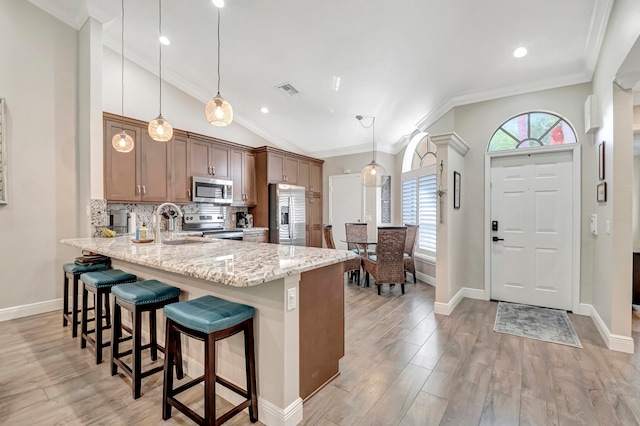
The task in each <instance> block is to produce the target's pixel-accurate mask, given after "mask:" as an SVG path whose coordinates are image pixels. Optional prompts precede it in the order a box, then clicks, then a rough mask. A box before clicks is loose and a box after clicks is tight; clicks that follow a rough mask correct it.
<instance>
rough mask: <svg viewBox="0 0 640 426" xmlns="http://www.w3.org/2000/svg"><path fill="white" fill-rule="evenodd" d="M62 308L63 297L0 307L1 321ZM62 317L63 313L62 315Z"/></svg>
mask: <svg viewBox="0 0 640 426" xmlns="http://www.w3.org/2000/svg"><path fill="white" fill-rule="evenodd" d="M61 309H62V299H53V300H45V301H44V302H36V303H30V304H28V305H21V306H12V307H10V308H3V309H0V322H2V321H9V320H12V319H16V318H23V317H28V316H31V315H38V314H44V313H46V312H52V311H57V310H61ZM60 316H61V317H62V315H60Z"/></svg>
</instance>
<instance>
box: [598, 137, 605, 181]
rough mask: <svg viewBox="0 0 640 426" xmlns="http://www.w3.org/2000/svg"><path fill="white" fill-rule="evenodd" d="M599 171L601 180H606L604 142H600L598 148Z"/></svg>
mask: <svg viewBox="0 0 640 426" xmlns="http://www.w3.org/2000/svg"><path fill="white" fill-rule="evenodd" d="M598 166H599V167H598V170H599V175H598V176H599V178H600V180H604V141H602V142H600V146H599V147H598Z"/></svg>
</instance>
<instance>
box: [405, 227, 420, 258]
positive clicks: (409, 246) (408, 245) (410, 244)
mask: <svg viewBox="0 0 640 426" xmlns="http://www.w3.org/2000/svg"><path fill="white" fill-rule="evenodd" d="M404 226H406V227H407V239H406V240H405V242H404V252H405V253H407V254H408V255H409V257H413V252H414V250H415V248H416V236H417V235H418V225H412V224H409V223H405V224H404Z"/></svg>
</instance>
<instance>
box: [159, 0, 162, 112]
mask: <svg viewBox="0 0 640 426" xmlns="http://www.w3.org/2000/svg"><path fill="white" fill-rule="evenodd" d="M158 16H159V18H160V19H158V21H159V22H160V23H159V24H158V33H159V34H160V35H159V36H158V37H162V0H158ZM158 45H159V46H160V60H159V62H158V69H159V77H160V80H159V82H158V83H159V85H160V116H162V43H161V42H160V39H159V38H158Z"/></svg>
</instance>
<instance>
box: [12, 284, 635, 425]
mask: <svg viewBox="0 0 640 426" xmlns="http://www.w3.org/2000/svg"><path fill="white" fill-rule="evenodd" d="M405 286H406V294H405V295H401V294H400V288H399V287H398V286H396V288H394V289H393V290H391V291H390V290H389V287H388V286H384V287H383V291H382V295H381V296H377V295H376V289H375V288H374V287H371V288H362V287H357V286H356V285H354V284H353V283H346V284H345V302H346V308H345V326H346V355H345V357H344V358H343V359H342V361H341V364H340V370H341V375H340V376H338V377H337V378H336V379H335V380H334V381H333V382H331V383H330V384H329V385H327V386H326V387H325V388H324V389H322V390H321V391H320V392H319V393H318V394H316V395H315V396H313V397H312V398H311V399H310V400H308V401H307V402H306V403H305V404H304V421H303V424H305V425H324V426H329V425H344V426H350V425H356V424H363V425H437V424H443V425H516V424H522V425H547V424H549V425H564V424H569V425H597V424H600V425H616V424H619V425H634V424H640V373H639V372H638V369H639V367H640V357H638V356H637V355H627V354H622V353H618V352H612V351H609V350H607V349H606V348H605V345H604V343H603V341H602V339H601V338H600V336H599V334H598V332H597V330H596V327H595V326H594V324H593V322H592V320H591V318H588V317H583V316H577V315H572V314H570V318H571V321H572V322H573V325H574V327H575V328H576V331H577V332H578V335H579V337H580V339H581V341H582V344H583V346H584V349H576V348H572V347H567V346H562V345H556V344H550V343H544V342H538V341H535V340H529V339H522V338H519V337H514V336H509V335H506V334H499V333H495V332H493V322H494V318H495V313H496V309H497V303H495V302H485V301H479V300H469V299H466V300H464V301H462V302H461V303H460V305H459V306H458V307H457V308H456V309H455V311H454V312H453V314H452V315H451V316H449V317H446V316H440V315H437V316H436V315H434V313H433V302H434V289H433V287H431V286H429V285H427V284H424V283H420V282H418V284H417V285H414V284H413V283H407V284H405ZM60 317H61V314H60V313H59V312H55V313H49V314H43V315H37V316H33V317H29V318H23V319H18V320H13V321H7V322H3V323H0V342H2V343H1V345H0V424H7V425H35V424H44V425H53V424H78V425H81V424H82V425H84V424H105V425H115V424H126V425H133V424H135V425H155V424H163V425H165V424H167V425H171V424H192V423H191V421H190V420H189V419H187V418H186V417H184V416H183V415H182V414H180V413H177V412H176V411H175V410H174V414H173V417H172V419H171V420H170V421H167V422H163V421H162V418H161V409H160V399H161V395H162V376H161V375H155V376H153V377H149V378H146V379H143V385H142V392H143V396H142V397H141V398H140V399H138V400H135V401H134V400H133V399H132V397H131V389H130V384H129V380H128V379H126V378H124V377H123V376H118V377H111V376H110V375H109V367H108V362H105V363H103V364H102V365H100V366H96V365H95V364H94V358H93V351H92V349H85V350H81V349H80V342H79V340H78V339H72V338H71V333H70V331H69V329H68V328H63V327H62V321H61V319H60ZM635 330H637V331H635ZM638 332H640V322H639V321H636V320H635V319H634V336H633V337H634V339H635V340H636V342H637V341H638V338H639V337H640V335H639V334H638ZM636 352H637V351H636ZM105 357H107V359H108V349H107V350H105ZM200 396H201V395H200V394H199V392H197V391H195V390H194V391H193V392H192V393H190V394H189V395H186V398H187V402H193V401H196V402H195V403H196V405H197V401H198V400H199V398H200ZM219 406H220V407H221V408H226V407H227V403H226V402H225V401H222V400H221V401H219ZM200 407H201V405H200ZM228 424H230V425H249V424H251V423H250V422H249V419H248V415H246V414H244V413H243V414H241V415H239V416H236V418H234V419H233V420H232V421H230V422H229V423H228Z"/></svg>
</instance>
